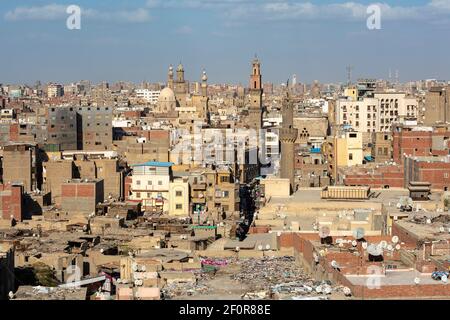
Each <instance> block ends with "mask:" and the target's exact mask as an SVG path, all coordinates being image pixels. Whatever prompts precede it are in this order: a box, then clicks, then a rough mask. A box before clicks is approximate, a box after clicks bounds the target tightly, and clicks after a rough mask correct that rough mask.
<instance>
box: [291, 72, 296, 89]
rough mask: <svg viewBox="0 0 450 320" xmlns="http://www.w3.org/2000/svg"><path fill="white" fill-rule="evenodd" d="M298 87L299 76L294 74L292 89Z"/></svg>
mask: <svg viewBox="0 0 450 320" xmlns="http://www.w3.org/2000/svg"><path fill="white" fill-rule="evenodd" d="M296 85H297V75H296V74H294V75H292V87H293V88H295V86H296Z"/></svg>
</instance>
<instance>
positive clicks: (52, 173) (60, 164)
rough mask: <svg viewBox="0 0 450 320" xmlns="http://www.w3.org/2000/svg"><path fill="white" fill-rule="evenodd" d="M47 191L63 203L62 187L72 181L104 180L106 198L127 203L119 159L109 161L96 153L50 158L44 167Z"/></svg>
mask: <svg viewBox="0 0 450 320" xmlns="http://www.w3.org/2000/svg"><path fill="white" fill-rule="evenodd" d="M43 166H44V174H43V181H44V189H45V190H46V191H48V192H51V193H52V199H53V201H54V202H55V203H56V204H60V203H61V185H62V184H63V183H64V182H66V181H67V180H70V179H103V180H104V196H105V198H109V197H111V198H113V199H117V200H119V199H123V197H124V179H125V177H124V174H125V173H124V169H123V168H120V167H119V161H118V159H117V158H116V156H115V157H113V158H107V157H105V156H104V155H101V154H97V153H95V152H86V151H74V152H65V153H62V154H61V153H58V154H54V155H52V156H50V159H49V161H47V162H45V163H44V165H43Z"/></svg>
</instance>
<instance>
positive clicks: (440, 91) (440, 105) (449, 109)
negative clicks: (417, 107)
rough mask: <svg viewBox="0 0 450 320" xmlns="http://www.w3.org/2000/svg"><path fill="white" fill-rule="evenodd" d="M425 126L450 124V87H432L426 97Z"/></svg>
mask: <svg viewBox="0 0 450 320" xmlns="http://www.w3.org/2000/svg"><path fill="white" fill-rule="evenodd" d="M424 107H425V111H424V115H423V123H424V125H428V126H432V125H434V124H436V123H447V122H450V86H449V85H447V86H439V87H432V88H430V89H429V91H428V92H427V93H426V96H425V106H424Z"/></svg>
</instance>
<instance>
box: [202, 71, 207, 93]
mask: <svg viewBox="0 0 450 320" xmlns="http://www.w3.org/2000/svg"><path fill="white" fill-rule="evenodd" d="M201 91H202V92H201V93H202V96H203V97H207V96H208V75H207V74H206V70H205V69H203V73H202V90H201Z"/></svg>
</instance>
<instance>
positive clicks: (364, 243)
mask: <svg viewBox="0 0 450 320" xmlns="http://www.w3.org/2000/svg"><path fill="white" fill-rule="evenodd" d="M362 247H363V249H364V250H367V247H368V244H367V242H363V243H362Z"/></svg>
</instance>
